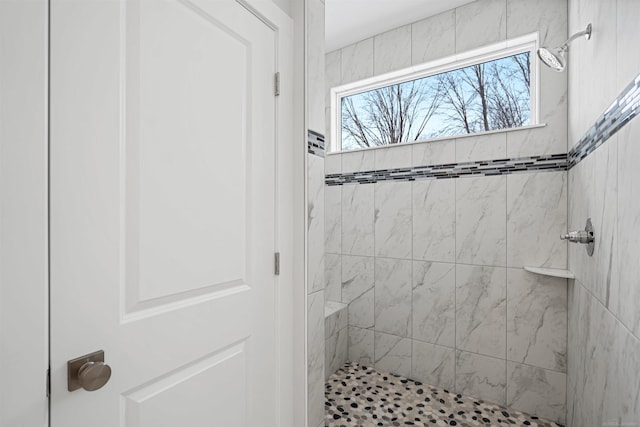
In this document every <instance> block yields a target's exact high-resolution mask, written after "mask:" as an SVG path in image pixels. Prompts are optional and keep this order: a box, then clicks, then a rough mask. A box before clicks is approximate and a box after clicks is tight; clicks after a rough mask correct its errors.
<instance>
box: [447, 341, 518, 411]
mask: <svg viewBox="0 0 640 427" xmlns="http://www.w3.org/2000/svg"><path fill="white" fill-rule="evenodd" d="M505 364H506V361H505V360H502V359H496V358H493V357H487V356H482V355H480V354H475V353H467V352H466V351H457V352H456V391H457V392H458V393H461V394H466V395H469V396H474V397H477V398H479V399H483V400H488V401H490V402H494V403H499V404H501V405H504V404H505V403H506V400H507V396H506V388H507V378H506V374H505V372H506V369H505Z"/></svg>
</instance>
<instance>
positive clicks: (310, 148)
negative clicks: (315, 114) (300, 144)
mask: <svg viewBox="0 0 640 427" xmlns="http://www.w3.org/2000/svg"><path fill="white" fill-rule="evenodd" d="M307 153H309V154H315V155H316V156H320V157H324V135H322V134H319V133H317V132H314V131H312V130H311V129H307Z"/></svg>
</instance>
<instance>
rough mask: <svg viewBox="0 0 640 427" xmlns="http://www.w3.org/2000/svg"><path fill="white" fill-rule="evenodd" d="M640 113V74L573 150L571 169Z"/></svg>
mask: <svg viewBox="0 0 640 427" xmlns="http://www.w3.org/2000/svg"><path fill="white" fill-rule="evenodd" d="M638 113H640V74H638V76H637V77H636V78H635V79H634V80H633V81H632V82H631V83H629V85H628V86H627V87H626V88H625V89H624V90H623V91H622V92H621V93H620V95H618V97H617V98H616V100H615V101H613V104H611V106H610V107H609V108H607V111H605V112H604V113H603V114H602V115H601V116H600V117H598V120H596V122H595V124H594V125H593V126H591V129H589V130H588V131H587V133H586V134H585V135H584V136H583V137H582V138H580V141H578V143H577V144H576V145H574V146H573V148H571V150H570V151H569V155H568V166H569V169H571V168H572V167H574V166H575V165H577V164H578V163H580V162H581V161H582V160H583V159H584V158H585V157H587V156H588V155H589V154H591V153H592V152H593V151H594V150H595V149H596V148H598V147H599V146H601V145H602V143H604V142H605V141H606V140H607V139H609V138H610V137H611V136H612V135H613V134H614V133H616V132H617V131H618V130H620V128H622V127H623V126H624V125H626V124H627V123H628V122H629V121H630V120H631V119H633V118H634V117H635V116H637V115H638Z"/></svg>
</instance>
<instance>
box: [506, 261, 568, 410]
mask: <svg viewBox="0 0 640 427" xmlns="http://www.w3.org/2000/svg"><path fill="white" fill-rule="evenodd" d="M566 356H567V280H566V279H559V278H555V277H546V276H539V275H536V274H533V273H529V272H526V271H524V270H521V269H513V268H509V269H508V270H507V359H508V360H511V361H515V362H520V363H526V364H528V365H533V366H537V367H540V368H546V369H552V370H555V371H559V372H565V370H566ZM533 413H535V414H537V412H533Z"/></svg>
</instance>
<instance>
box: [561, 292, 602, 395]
mask: <svg viewBox="0 0 640 427" xmlns="http://www.w3.org/2000/svg"><path fill="white" fill-rule="evenodd" d="M596 301H597V300H596V299H595V298H592V296H591V294H589V292H588V291H587V290H586V289H585V287H584V286H583V285H582V284H581V283H580V282H579V281H578V280H575V281H569V292H568V311H569V313H568V316H567V317H568V334H567V335H568V337H567V382H568V383H569V385H570V386H571V387H573V388H574V389H576V388H577V387H578V385H581V389H582V388H584V374H585V369H586V360H587V355H586V354H585V351H586V349H587V340H588V339H589V334H588V332H589V327H590V325H591V324H592V322H591V313H592V311H593V310H592V309H591V306H592V304H593V303H594V302H596Z"/></svg>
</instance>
